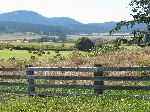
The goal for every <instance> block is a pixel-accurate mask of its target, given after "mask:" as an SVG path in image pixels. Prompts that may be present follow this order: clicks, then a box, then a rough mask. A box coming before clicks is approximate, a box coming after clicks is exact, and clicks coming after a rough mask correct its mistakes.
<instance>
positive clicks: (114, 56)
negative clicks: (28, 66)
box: [0, 46, 150, 112]
mask: <svg viewBox="0 0 150 112" xmlns="http://www.w3.org/2000/svg"><path fill="white" fill-rule="evenodd" d="M136 49H137V48H134V47H133V46H131V47H130V46H127V49H126V50H122V51H119V52H114V53H106V54H100V55H98V56H95V57H88V58H87V57H83V62H84V63H81V65H80V66H93V65H94V64H95V63H100V64H102V65H104V66H139V65H141V66H149V65H150V61H149V60H150V55H149V54H150V51H149V49H142V50H141V49H139V50H136ZM70 53H71V52H70V51H62V52H61V54H62V55H63V56H64V57H68V56H69V54H70ZM31 55H33V54H31V53H28V51H25V50H13V51H9V50H1V51H0V59H1V58H3V59H8V58H9V57H15V58H17V59H28V58H30V57H31ZM54 55H55V53H54V51H51V54H43V55H42V56H37V55H35V56H36V57H37V58H39V59H41V60H44V59H48V58H51V57H53V56H54ZM41 63H43V65H47V64H49V65H53V63H47V62H45V61H43V62H41ZM1 64H3V63H1ZM49 65H48V66H49ZM58 66H74V65H72V63H70V60H65V61H63V62H61V61H60V62H59V63H58ZM62 74H65V73H62ZM65 75H67V74H65ZM71 75H72V74H71ZM75 75H78V74H75ZM79 75H80V74H79ZM85 75H86V74H85ZM87 75H89V74H87ZM105 75H129V73H128V72H127V73H125V72H121V73H116V72H114V73H112V74H107V73H106V74H105ZM130 75H148V74H147V73H145V74H140V73H136V74H134V73H132V74H130ZM11 81H12V80H11ZM110 83H114V84H116V82H107V84H110ZM117 84H119V83H118V82H117ZM121 84H127V85H135V84H138V85H150V83H149V82H148V83H145V82H143V83H141V82H136V83H133V82H131V83H129V82H121ZM0 88H1V86H0ZM10 89H12V88H10ZM16 89H20V88H16ZM62 91H66V90H62ZM74 92H76V90H74ZM79 92H80V91H79ZM88 92H91V91H88ZM105 93H106V94H125V95H130V94H132V95H150V92H149V91H110V90H108V91H105ZM0 112H150V101H149V100H143V99H136V98H113V97H101V96H97V97H96V96H95V97H85V96H76V97H75V96H73V97H38V96H33V97H29V96H27V95H15V94H0Z"/></svg>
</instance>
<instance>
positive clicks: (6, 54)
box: [0, 49, 71, 60]
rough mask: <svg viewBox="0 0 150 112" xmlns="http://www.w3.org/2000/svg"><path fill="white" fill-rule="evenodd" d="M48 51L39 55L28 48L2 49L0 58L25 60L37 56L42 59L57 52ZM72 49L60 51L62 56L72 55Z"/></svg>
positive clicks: (51, 56) (47, 58) (46, 58)
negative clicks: (27, 49)
mask: <svg viewBox="0 0 150 112" xmlns="http://www.w3.org/2000/svg"><path fill="white" fill-rule="evenodd" d="M47 52H48V51H45V54H42V56H38V55H36V54H33V53H28V51H26V50H13V51H10V50H7V49H6V50H0V59H9V58H10V57H14V58H16V59H20V60H25V59H30V58H31V56H35V57H36V58H38V59H40V60H49V59H50V58H53V57H54V56H55V55H56V53H55V51H50V54H47ZM70 53H71V51H60V54H61V56H63V57H65V58H67V57H69V56H70Z"/></svg>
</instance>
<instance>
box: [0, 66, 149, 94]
mask: <svg viewBox="0 0 150 112" xmlns="http://www.w3.org/2000/svg"><path fill="white" fill-rule="evenodd" d="M0 71H3V72H8V71H11V72H13V71H23V72H26V75H0V79H3V80H5V79H18V80H19V79H26V80H27V83H23V82H21V83H18V82H4V81H1V82H0V86H26V87H27V88H28V91H18V90H8V89H2V88H0V93H15V94H28V95H30V96H32V95H46V96H72V95H88V96H90V95H92V96H93V95H104V91H105V90H150V86H121V85H105V84H104V81H150V76H103V72H105V71H150V67H102V66H101V65H100V64H96V65H95V66H94V67H62V68H61V67H32V66H31V65H28V66H27V67H25V68H0ZM35 71H49V72H52V71H53V72H54V71H61V72H93V73H94V75H93V76H42V75H40V76H39V75H35V74H34V72H35ZM36 79H44V80H76V81H77V80H80V81H82V80H86V81H93V82H94V83H93V85H76V84H75V85H67V84H59V85H58V84H36V83H35V80H36ZM35 88H64V89H92V90H94V92H93V94H79V93H76V94H75V93H59V92H54V93H53V92H47V91H40V92H38V91H36V89H35Z"/></svg>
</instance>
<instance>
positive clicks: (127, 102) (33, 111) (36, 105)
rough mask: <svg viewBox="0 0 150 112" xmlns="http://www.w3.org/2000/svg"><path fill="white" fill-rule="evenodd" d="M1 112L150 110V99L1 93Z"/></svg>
mask: <svg viewBox="0 0 150 112" xmlns="http://www.w3.org/2000/svg"><path fill="white" fill-rule="evenodd" d="M0 111H1V112H150V102H149V100H142V99H141V100H139V99H135V98H133V99H128V98H111V97H100V96H99V97H98V96H97V97H96V96H95V97H85V96H76V97H75V96H74V97H45V98H43V97H38V96H34V97H29V96H26V95H8V94H7V95H6V94H1V95H0Z"/></svg>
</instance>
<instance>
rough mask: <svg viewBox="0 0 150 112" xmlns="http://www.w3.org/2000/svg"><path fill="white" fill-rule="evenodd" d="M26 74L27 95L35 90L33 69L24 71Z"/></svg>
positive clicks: (30, 94)
mask: <svg viewBox="0 0 150 112" xmlns="http://www.w3.org/2000/svg"><path fill="white" fill-rule="evenodd" d="M25 67H27V68H28V67H33V66H32V65H26V66H25ZM26 75H27V76H28V94H29V96H33V94H34V92H35V83H34V77H32V76H33V75H34V71H26Z"/></svg>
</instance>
